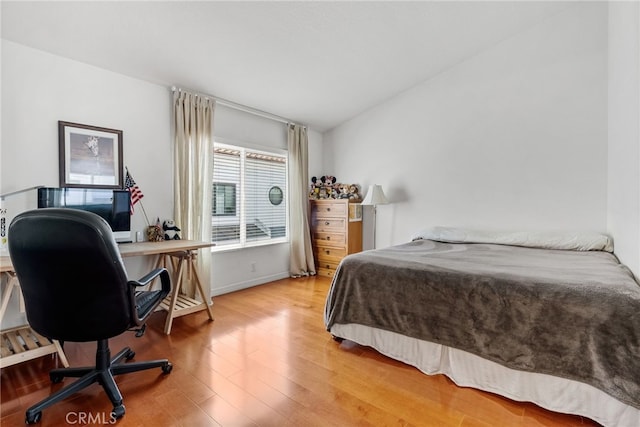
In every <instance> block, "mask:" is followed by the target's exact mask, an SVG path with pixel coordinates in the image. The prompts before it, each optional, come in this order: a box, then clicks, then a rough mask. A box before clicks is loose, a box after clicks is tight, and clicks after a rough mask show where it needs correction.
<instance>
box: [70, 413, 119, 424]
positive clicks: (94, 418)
mask: <svg viewBox="0 0 640 427" xmlns="http://www.w3.org/2000/svg"><path fill="white" fill-rule="evenodd" d="M65 421H66V422H67V424H82V425H85V424H93V425H96V424H115V423H116V421H117V420H116V418H115V417H114V416H113V413H111V412H109V413H107V412H96V413H92V412H67V416H66V417H65Z"/></svg>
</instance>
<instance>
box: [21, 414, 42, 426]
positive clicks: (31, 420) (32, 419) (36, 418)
mask: <svg viewBox="0 0 640 427" xmlns="http://www.w3.org/2000/svg"><path fill="white" fill-rule="evenodd" d="M41 419H42V411H39V412H36V413H35V414H30V413H28V412H27V417H26V418H25V420H24V422H25V423H26V424H36V423H39V422H40V420H41Z"/></svg>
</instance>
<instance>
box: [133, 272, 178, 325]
mask: <svg viewBox="0 0 640 427" xmlns="http://www.w3.org/2000/svg"><path fill="white" fill-rule="evenodd" d="M158 277H160V283H161V285H162V286H161V289H160V290H157V291H137V290H136V288H139V287H143V286H147V285H149V284H150V283H151V282H153V281H154V280H155V279H156V278H158ZM127 283H128V285H129V291H130V296H131V319H132V321H133V323H135V324H136V325H137V326H140V325H142V324H144V322H145V321H146V320H147V317H149V315H150V314H151V313H152V312H153V310H155V308H156V307H157V306H158V305H159V304H160V303H161V302H162V300H163V299H164V298H165V297H166V296H167V295H169V293H170V292H171V277H170V276H169V272H168V271H167V269H166V268H157V269H155V270H153V271H151V272H150V273H148V274H146V275H145V276H144V277H142V278H140V279H139V280H129V281H128V282H127Z"/></svg>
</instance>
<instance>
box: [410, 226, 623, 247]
mask: <svg viewBox="0 0 640 427" xmlns="http://www.w3.org/2000/svg"><path fill="white" fill-rule="evenodd" d="M419 239H428V240H436V241H438V242H448V243H494V244H498V245H511V246H526V247H530V248H543V249H566V250H574V251H606V252H613V240H612V239H611V238H610V237H609V236H607V235H606V234H601V233H595V232H571V231H514V232H504V231H489V230H471V229H465V228H453V227H431V228H428V229H426V230H422V231H420V232H418V233H416V234H414V235H413V236H412V238H411V240H419Z"/></svg>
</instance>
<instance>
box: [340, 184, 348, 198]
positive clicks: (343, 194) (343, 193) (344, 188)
mask: <svg viewBox="0 0 640 427" xmlns="http://www.w3.org/2000/svg"><path fill="white" fill-rule="evenodd" d="M338 198H339V199H348V198H349V184H340V187H339V194H338Z"/></svg>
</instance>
